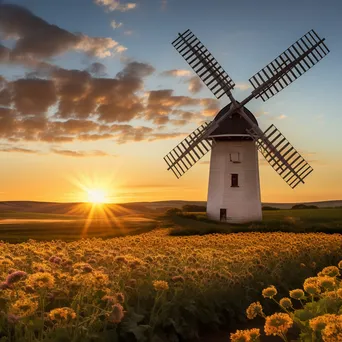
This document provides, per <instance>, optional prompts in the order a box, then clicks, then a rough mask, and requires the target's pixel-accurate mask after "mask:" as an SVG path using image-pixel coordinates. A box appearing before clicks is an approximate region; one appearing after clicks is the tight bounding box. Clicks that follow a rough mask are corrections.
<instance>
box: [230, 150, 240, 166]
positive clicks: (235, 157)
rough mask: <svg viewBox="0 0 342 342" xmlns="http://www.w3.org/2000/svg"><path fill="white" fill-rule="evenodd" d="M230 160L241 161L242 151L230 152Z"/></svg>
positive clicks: (233, 161)
mask: <svg viewBox="0 0 342 342" xmlns="http://www.w3.org/2000/svg"><path fill="white" fill-rule="evenodd" d="M229 157H230V161H231V162H232V163H240V153H239V152H233V153H229Z"/></svg>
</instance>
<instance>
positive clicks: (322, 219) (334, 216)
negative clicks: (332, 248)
mask: <svg viewBox="0 0 342 342" xmlns="http://www.w3.org/2000/svg"><path fill="white" fill-rule="evenodd" d="M164 220H165V222H166V223H165V225H168V227H170V228H171V232H170V235H174V236H188V235H205V234H212V233H223V234H224V233H226V234H227V233H237V232H246V231H247V232H274V231H283V232H295V233H308V232H324V233H342V209H341V208H331V209H292V210H291V209H289V210H274V211H273V210H272V211H264V212H263V221H261V222H251V223H244V224H231V223H221V222H216V221H210V220H209V219H207V218H206V215H205V213H183V214H180V215H173V216H167V217H165V218H164Z"/></svg>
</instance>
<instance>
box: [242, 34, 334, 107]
mask: <svg viewBox="0 0 342 342" xmlns="http://www.w3.org/2000/svg"><path fill="white" fill-rule="evenodd" d="M324 40H325V39H321V38H320V37H319V36H318V35H317V33H316V32H315V31H314V30H311V31H309V32H308V33H306V34H305V35H304V36H303V37H301V38H300V39H298V40H297V41H296V42H295V43H294V44H292V45H291V46H290V47H289V48H288V49H287V50H285V51H284V52H283V53H282V54H280V55H279V56H278V57H277V58H276V59H274V60H273V61H272V62H271V63H269V64H268V65H266V67H264V68H263V69H262V70H260V71H259V72H257V73H256V74H255V75H254V76H252V77H251V78H250V79H249V82H250V83H251V84H252V86H253V87H254V89H255V90H254V95H255V97H256V98H259V97H260V98H261V99H262V100H263V101H267V100H268V99H269V98H271V97H272V96H274V95H276V94H277V93H278V92H280V91H281V90H282V89H284V88H285V87H287V86H288V85H290V84H291V83H292V82H294V81H295V80H296V79H297V78H299V77H300V76H301V75H303V74H304V73H305V72H306V71H308V70H309V69H310V68H311V67H313V66H314V65H315V64H316V63H318V62H319V61H320V60H321V59H322V58H324V57H325V56H326V55H327V54H328V53H329V49H328V48H327V46H326V45H325V44H324Z"/></svg>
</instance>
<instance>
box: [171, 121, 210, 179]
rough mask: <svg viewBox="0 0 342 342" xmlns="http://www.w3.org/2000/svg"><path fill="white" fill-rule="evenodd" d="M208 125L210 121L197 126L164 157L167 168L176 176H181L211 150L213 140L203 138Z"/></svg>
mask: <svg viewBox="0 0 342 342" xmlns="http://www.w3.org/2000/svg"><path fill="white" fill-rule="evenodd" d="M209 127H210V123H204V124H203V125H201V126H199V127H198V128H196V130H194V131H193V132H192V133H191V134H189V135H188V136H187V137H186V138H185V139H184V140H183V141H181V142H180V143H179V144H178V145H177V146H176V147H175V148H174V149H172V150H171V151H170V152H169V153H168V154H167V155H166V156H165V157H164V160H165V162H166V164H167V165H168V170H171V171H172V172H173V173H174V174H175V176H176V177H177V178H180V177H181V176H183V174H184V173H185V172H186V171H188V170H189V169H190V168H191V167H192V166H194V165H195V164H196V163H197V162H198V161H199V160H200V159H201V158H202V157H203V156H204V155H206V154H207V153H208V152H209V151H210V150H211V148H212V145H213V141H212V140H209V139H208V140H207V139H203V136H204V134H205V133H206V131H207V128H209Z"/></svg>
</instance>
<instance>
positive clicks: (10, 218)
mask: <svg viewBox="0 0 342 342" xmlns="http://www.w3.org/2000/svg"><path fill="white" fill-rule="evenodd" d="M0 219H2V220H0V240H2V241H5V242H10V243H20V242H25V241H27V240H29V239H33V240H37V241H51V240H63V241H74V240H79V239H81V238H93V237H97V238H112V237H120V236H126V235H135V234H141V233H145V232H148V231H150V230H152V229H154V228H156V227H157V224H158V222H157V221H156V220H155V218H154V217H153V216H151V215H144V216H141V215H136V214H127V215H122V216H117V217H109V218H105V217H102V218H94V219H92V220H87V219H86V218H84V217H83V218H82V217H78V216H72V215H63V214H61V215H58V214H42V213H22V212H20V213H16V212H7V213H1V214H0ZM32 220H33V221H32ZM1 221H2V222H1Z"/></svg>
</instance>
